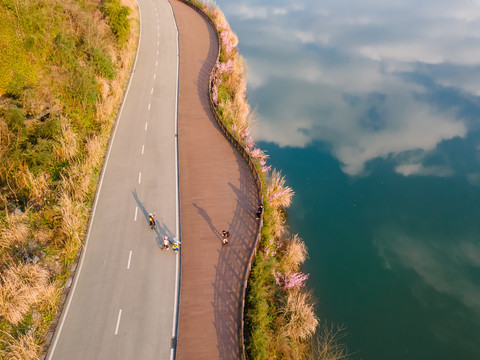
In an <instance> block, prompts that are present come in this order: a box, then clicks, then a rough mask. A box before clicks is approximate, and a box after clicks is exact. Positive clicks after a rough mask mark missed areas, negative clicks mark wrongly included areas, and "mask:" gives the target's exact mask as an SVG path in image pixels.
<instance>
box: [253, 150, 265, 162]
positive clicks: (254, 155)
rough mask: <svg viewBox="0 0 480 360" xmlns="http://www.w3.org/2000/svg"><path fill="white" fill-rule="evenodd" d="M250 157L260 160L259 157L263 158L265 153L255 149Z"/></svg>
mask: <svg viewBox="0 0 480 360" xmlns="http://www.w3.org/2000/svg"><path fill="white" fill-rule="evenodd" d="M250 155H252V157H254V158H259V157H262V156H263V151H262V150H260V149H259V148H255V149H253V150H252V152H251V154H250ZM262 160H263V159H262Z"/></svg>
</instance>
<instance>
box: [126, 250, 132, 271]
mask: <svg viewBox="0 0 480 360" xmlns="http://www.w3.org/2000/svg"><path fill="white" fill-rule="evenodd" d="M131 261H132V250H130V254H128V264H127V270H130V263H131Z"/></svg>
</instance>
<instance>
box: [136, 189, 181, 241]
mask: <svg viewBox="0 0 480 360" xmlns="http://www.w3.org/2000/svg"><path fill="white" fill-rule="evenodd" d="M132 195H133V198H134V199H135V202H136V203H137V205H138V208H139V209H140V211H141V212H142V214H143V218H144V219H145V222H146V223H147V225H148V214H150V211H147V209H145V206H143V203H142V202H141V201H140V199H139V198H138V194H137V189H134V190H133V191H132ZM151 212H152V213H154V214H155V212H153V211H151ZM155 224H156V226H155V228H154V229H153V230H154V231H155V242H156V243H157V246H158V247H160V248H161V247H162V246H163V237H164V236H165V235H167V236H168V238H169V239H170V240H171V239H173V237H175V233H174V232H173V231H171V230H170V228H169V227H168V226H167V225H166V224H165V221H163V219H162V218H161V219H155Z"/></svg>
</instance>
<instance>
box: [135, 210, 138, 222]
mask: <svg viewBox="0 0 480 360" xmlns="http://www.w3.org/2000/svg"><path fill="white" fill-rule="evenodd" d="M137 214H138V206H137V207H136V208H135V221H137Z"/></svg>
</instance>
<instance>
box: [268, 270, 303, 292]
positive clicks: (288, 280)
mask: <svg viewBox="0 0 480 360" xmlns="http://www.w3.org/2000/svg"><path fill="white" fill-rule="evenodd" d="M309 275H310V274H304V273H301V272H291V271H289V272H287V273H286V274H282V273H280V272H276V271H275V270H273V277H274V278H275V281H276V283H277V285H278V286H279V287H280V289H282V290H283V291H286V290H288V289H292V288H301V287H303V286H304V285H305V281H306V280H307V279H308V276H309Z"/></svg>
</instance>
